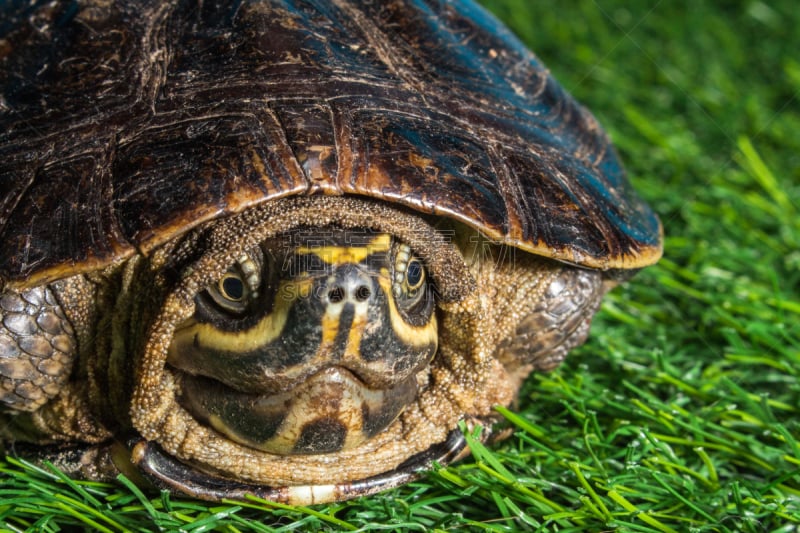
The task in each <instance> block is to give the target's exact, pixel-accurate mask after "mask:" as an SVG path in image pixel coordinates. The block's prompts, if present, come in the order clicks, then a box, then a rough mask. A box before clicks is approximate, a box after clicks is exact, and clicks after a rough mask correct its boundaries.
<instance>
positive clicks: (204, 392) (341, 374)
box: [180, 366, 417, 455]
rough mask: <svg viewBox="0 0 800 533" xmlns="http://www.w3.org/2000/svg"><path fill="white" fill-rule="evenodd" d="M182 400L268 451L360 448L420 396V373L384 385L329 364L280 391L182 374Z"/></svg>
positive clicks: (233, 434)
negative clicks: (371, 383) (374, 385)
mask: <svg viewBox="0 0 800 533" xmlns="http://www.w3.org/2000/svg"><path fill="white" fill-rule="evenodd" d="M180 376H181V377H180V381H181V389H182V393H181V396H180V402H181V404H182V405H183V406H184V408H186V409H187V410H188V411H189V412H190V413H191V414H192V416H194V417H195V418H196V419H198V420H200V421H203V422H205V423H206V424H208V425H209V426H211V427H213V428H214V429H215V430H217V431H219V432H220V433H222V434H224V435H226V436H227V437H228V438H230V439H231V440H233V441H235V442H238V443H240V444H244V445H246V446H249V447H251V448H255V449H258V450H262V451H265V452H269V453H273V454H279V455H291V454H321V453H334V452H339V451H345V450H349V449H352V448H355V447H357V446H358V445H360V444H362V443H363V442H364V441H366V440H367V439H369V438H371V437H372V436H374V435H376V434H377V433H379V432H381V431H382V430H383V429H385V428H386V427H387V426H389V424H391V423H392V422H393V421H394V420H395V419H396V418H397V416H398V415H399V414H400V413H401V412H402V411H403V409H404V408H405V407H406V406H407V405H408V404H409V403H411V402H412V401H414V399H415V398H416V396H417V378H416V375H415V374H412V375H410V376H409V377H408V378H406V379H405V380H403V381H401V382H399V383H397V384H395V385H392V386H390V387H388V388H384V389H374V388H371V387H369V386H368V385H367V384H366V383H364V381H362V380H361V379H359V378H358V377H357V376H356V375H355V374H354V373H353V372H351V371H349V370H347V369H346V368H344V367H341V366H331V367H328V368H325V369H323V370H321V371H319V372H317V373H315V374H313V375H312V376H310V377H309V378H308V379H306V380H304V381H303V382H301V383H300V384H298V385H297V386H295V387H294V388H292V389H290V390H288V391H286V392H283V393H280V394H254V393H249V392H242V391H238V390H235V389H233V388H231V387H229V386H227V385H225V384H223V383H221V382H219V381H217V380H214V379H211V378H208V377H204V376H193V375H190V374H186V373H180Z"/></svg>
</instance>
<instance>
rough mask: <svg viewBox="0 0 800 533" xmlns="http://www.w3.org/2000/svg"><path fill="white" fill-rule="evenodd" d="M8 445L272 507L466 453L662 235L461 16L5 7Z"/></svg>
mask: <svg viewBox="0 0 800 533" xmlns="http://www.w3.org/2000/svg"><path fill="white" fill-rule="evenodd" d="M3 9H4V11H5V13H4V15H3V17H2V20H1V21H0V35H1V36H2V37H0V61H1V62H2V68H1V69H0V86H2V100H0V113H1V115H2V118H0V121H1V122H2V127H0V194H2V200H1V201H0V242H2V253H0V400H2V402H1V403H2V414H0V438H2V440H3V445H4V446H5V449H6V450H8V451H9V452H11V453H16V454H19V455H20V456H24V457H29V458H31V459H33V460H44V459H47V460H50V461H53V462H54V463H55V464H56V465H57V466H59V467H61V468H62V469H64V470H65V471H66V472H67V473H68V474H69V475H72V476H75V477H78V478H86V479H109V478H113V477H114V476H116V475H117V474H118V473H120V472H121V473H124V474H126V475H128V476H130V477H131V478H132V479H136V480H138V482H139V483H141V484H142V485H143V486H154V487H157V488H162V489H167V490H170V491H173V492H175V493H178V494H185V495H189V496H193V497H196V498H202V499H208V500H218V499H221V498H244V497H245V496H246V495H247V494H255V495H257V496H261V497H264V498H268V499H272V500H275V501H283V502H288V503H294V504H307V503H319V502H326V501H336V500H343V499H347V498H352V497H356V496H362V495H366V494H372V493H375V492H378V491H381V490H384V489H387V488H391V487H395V486H398V485H400V484H403V483H406V482H408V481H409V480H412V479H415V478H416V477H417V476H419V475H422V472H424V471H425V469H427V468H429V467H430V466H431V465H432V464H433V463H434V462H437V463H439V464H447V463H449V462H451V461H454V460H456V459H458V458H460V457H463V456H465V455H466V454H467V453H468V450H467V448H466V447H465V438H464V430H465V429H466V430H470V431H475V432H476V434H477V433H479V434H480V438H482V439H488V438H490V437H491V435H492V427H493V424H494V422H496V421H497V419H498V414H497V411H496V409H495V406H498V405H504V406H508V405H511V404H513V403H514V402H515V398H516V395H517V393H518V391H519V388H520V386H521V384H522V383H523V382H524V381H525V379H526V377H527V376H528V375H529V374H530V373H532V372H534V371H549V370H551V369H553V368H555V367H557V366H558V365H559V364H560V363H561V361H562V360H563V359H564V358H565V356H566V354H567V352H568V351H570V350H571V349H572V348H574V347H575V346H578V345H580V344H581V343H583V342H584V341H585V339H586V337H587V335H588V331H589V327H590V323H591V319H592V316H593V315H594V313H595V312H596V311H597V309H598V307H599V305H600V302H601V300H602V298H603V296H604V294H605V293H606V292H607V291H608V290H610V289H611V288H612V287H614V286H615V285H617V284H619V283H620V282H623V281H625V280H627V279H629V278H630V276H631V275H633V274H634V273H635V272H637V271H638V270H640V269H642V268H644V267H646V266H648V265H651V264H653V263H655V262H656V261H657V260H658V259H659V257H660V255H661V253H662V252H661V250H662V244H661V243H662V228H661V225H660V222H659V220H658V218H657V216H656V215H655V214H654V212H653V211H652V210H651V208H650V207H649V206H648V205H647V204H646V203H645V202H644V201H643V200H642V199H641V198H640V197H639V196H638V195H637V193H636V192H635V191H634V190H633V187H632V185H631V184H630V182H629V180H628V178H627V176H626V173H625V171H624V169H623V167H622V164H621V162H620V160H619V156H618V155H617V153H616V151H615V148H614V147H613V146H612V144H611V142H610V140H609V137H608V135H607V134H606V133H605V132H604V131H603V130H602V129H601V127H600V126H599V124H598V122H597V120H596V119H595V118H594V117H593V116H592V115H591V113H590V112H589V111H588V110H587V109H586V108H584V107H583V106H582V105H581V104H579V103H578V102H577V101H576V100H575V99H574V98H573V97H572V96H571V95H570V94H568V93H567V92H566V91H565V90H564V89H563V88H562V87H561V86H560V85H559V84H558V83H557V82H556V81H555V80H554V78H553V77H552V76H551V75H550V73H549V71H548V70H547V69H546V67H545V66H544V65H543V64H542V63H541V62H540V60H539V59H538V58H537V57H536V56H535V55H534V54H533V53H532V52H531V51H529V50H528V49H527V48H526V47H525V46H524V45H523V44H522V43H521V42H520V41H519V40H518V39H517V38H516V37H515V36H514V35H513V34H512V33H511V32H510V30H508V29H507V28H506V27H504V26H503V25H502V24H501V23H500V22H498V21H497V20H496V19H495V18H493V17H492V16H491V15H490V14H489V13H488V12H486V11H484V9H483V8H482V7H480V6H478V5H476V4H474V3H472V2H471V1H470V0H390V1H386V2H372V1H368V0H294V1H289V0H192V1H188V0H170V1H168V2H162V1H160V0H158V1H156V0H132V1H130V2H107V1H105V0H78V1H64V2H53V1H50V0H47V1H40V0H34V1H31V2H8V3H6V4H5V5H4V6H3Z"/></svg>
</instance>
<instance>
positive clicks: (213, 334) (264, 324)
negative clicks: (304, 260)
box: [172, 279, 314, 353]
mask: <svg viewBox="0 0 800 533" xmlns="http://www.w3.org/2000/svg"><path fill="white" fill-rule="evenodd" d="M313 283H314V280H312V279H305V280H298V281H286V282H283V283H281V284H280V287H279V289H278V297H277V298H276V299H275V307H274V308H273V310H272V312H271V313H270V314H268V315H265V316H264V317H263V318H262V319H261V320H259V321H258V323H256V324H255V325H254V326H253V327H251V328H249V329H246V330H242V331H225V330H221V329H218V328H216V327H215V326H214V325H213V324H210V323H199V322H195V323H192V324H191V325H189V326H188V327H186V328H182V329H180V330H178V331H177V332H176V333H175V340H174V341H173V344H172V346H173V347H177V346H181V345H185V346H191V345H192V343H196V344H197V345H199V346H202V347H203V348H210V349H212V350H220V351H226V352H240V353H245V352H248V351H250V350H252V349H254V348H257V347H259V346H263V345H265V344H269V343H270V342H273V341H275V340H277V339H278V338H279V337H280V336H281V333H282V332H283V328H284V326H286V320H287V318H288V316H289V310H290V309H291V308H292V305H294V302H295V301H296V300H297V299H298V298H303V297H306V296H308V294H309V292H310V290H311V286H312V285H313Z"/></svg>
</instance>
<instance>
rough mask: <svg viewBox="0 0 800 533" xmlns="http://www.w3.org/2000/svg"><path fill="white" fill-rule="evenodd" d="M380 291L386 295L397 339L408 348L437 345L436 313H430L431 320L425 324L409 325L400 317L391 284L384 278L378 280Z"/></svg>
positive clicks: (390, 319) (390, 318)
mask: <svg viewBox="0 0 800 533" xmlns="http://www.w3.org/2000/svg"><path fill="white" fill-rule="evenodd" d="M378 283H379V284H380V286H381V290H382V291H383V292H384V293H385V294H386V296H387V297H386V301H387V302H388V303H389V321H390V322H391V324H392V329H393V330H394V332H395V334H396V335H397V337H398V338H399V339H400V340H401V341H403V342H404V343H405V344H407V345H408V346H413V347H415V348H424V347H425V346H431V345H434V346H435V345H437V344H438V340H439V334H438V330H437V328H436V313H435V312H434V313H431V319H430V320H429V321H428V323H427V324H423V325H421V326H415V325H413V324H409V323H408V322H406V321H405V319H404V318H403V317H402V316H401V315H400V311H399V310H398V309H397V304H396V303H395V301H394V298H393V297H392V282H391V281H390V280H388V279H385V278H378Z"/></svg>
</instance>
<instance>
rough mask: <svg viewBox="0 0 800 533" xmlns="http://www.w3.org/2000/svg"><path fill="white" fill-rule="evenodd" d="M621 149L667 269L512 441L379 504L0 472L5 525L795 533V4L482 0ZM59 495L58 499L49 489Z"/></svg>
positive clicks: (554, 379) (605, 319) (799, 291)
mask: <svg viewBox="0 0 800 533" xmlns="http://www.w3.org/2000/svg"><path fill="white" fill-rule="evenodd" d="M485 4H486V5H487V6H488V7H490V9H491V10H492V11H494V12H495V13H496V14H497V15H498V16H500V17H501V18H502V19H504V20H505V21H507V22H508V23H509V24H510V25H511V27H512V29H513V30H514V31H515V32H516V33H517V34H518V35H519V36H520V37H521V38H522V39H523V40H524V41H525V42H526V43H527V44H529V45H530V46H531V48H532V49H534V50H535V51H536V52H537V54H538V55H539V57H540V58H541V59H542V60H543V61H544V62H545V63H546V64H547V65H548V66H549V67H550V68H551V70H552V71H553V73H554V75H555V76H556V77H557V78H558V79H559V80H560V81H561V82H562V84H563V85H564V86H565V87H566V88H567V89H568V90H569V91H571V92H572V93H573V94H574V95H575V96H576V97H578V99H580V100H581V101H583V102H584V103H586V104H587V105H588V106H589V107H590V108H591V109H592V110H593V111H594V112H595V114H596V115H597V116H598V118H599V119H600V120H601V122H602V123H603V124H604V125H605V126H606V127H607V129H608V130H609V132H610V133H611V136H612V137H613V139H614V140H615V142H616V144H617V146H618V148H619V151H620V153H621V156H622V158H623V160H624V161H625V163H626V166H627V168H628V170H629V173H630V175H631V179H632V180H633V181H634V183H635V185H636V186H637V188H638V189H639V191H640V192H641V193H642V195H643V196H644V197H645V198H646V199H647V200H648V201H649V202H651V204H652V205H653V206H654V208H655V209H656V211H657V212H658V213H659V214H660V215H661V218H662V221H663V224H664V228H665V233H666V247H665V256H664V259H663V260H662V261H661V262H660V263H659V264H658V265H657V266H656V267H654V268H650V269H647V270H645V271H643V272H641V273H640V274H639V275H638V276H637V277H636V278H635V279H634V280H633V281H632V282H631V283H629V284H627V285H625V286H623V287H621V288H619V289H616V290H615V291H614V292H613V293H612V294H611V295H610V297H609V298H608V299H607V300H606V301H605V304H604V305H603V308H602V310H601V312H600V314H599V316H598V318H597V319H596V321H595V324H594V326H593V330H592V335H591V338H590V340H589V342H588V343H587V344H586V345H584V346H583V347H581V348H580V349H578V350H576V351H575V352H573V354H572V356H571V358H570V359H569V360H568V362H567V363H566V364H565V365H564V366H563V367H561V368H560V369H558V370H557V371H555V372H553V373H550V374H542V375H536V376H534V377H532V378H531V379H530V380H529V382H528V384H527V386H526V387H525V389H524V391H523V393H522V395H521V401H520V405H519V409H518V412H517V414H511V413H508V414H507V417H508V420H509V423H510V424H511V425H512V426H514V427H515V430H516V431H515V433H514V435H513V436H512V437H511V438H509V439H508V440H507V441H505V442H504V443H502V444H500V445H498V446H495V447H493V448H492V449H491V450H485V449H484V448H482V447H480V446H476V447H475V452H476V453H475V455H476V458H475V459H471V460H467V461H463V462H461V463H459V464H457V465H455V466H453V467H450V468H446V469H440V470H438V471H436V472H433V473H431V474H430V475H428V476H427V477H426V478H424V479H423V480H421V481H419V482H416V483H414V484H412V485H410V486H407V487H404V488H401V489H398V490H394V491H391V492H388V493H384V494H381V495H378V496H375V497H371V498H364V499H361V500H356V501H351V502H345V503H340V504H335V505H327V506H318V507H313V508H287V507H284V506H281V505H275V504H270V503H266V502H256V501H254V502H251V503H248V504H241V503H227V504H226V503H223V504H218V505H211V506H207V505H205V504H202V503H197V502H193V501H186V500H180V499H176V498H169V497H166V496H164V497H155V498H152V499H151V496H144V495H142V494H140V493H138V492H137V491H135V490H133V489H130V490H129V489H126V488H122V489H119V488H117V487H110V486H106V485H96V484H83V483H81V484H77V483H75V482H71V481H66V480H64V479H60V478H58V477H57V476H56V475H55V474H53V473H49V472H40V471H37V470H33V469H30V468H24V467H22V466H21V465H19V464H17V463H13V462H7V463H0V468H2V470H3V471H4V472H5V473H4V474H3V478H2V482H1V483H2V485H1V488H0V525H2V524H5V527H6V528H8V529H10V530H24V529H26V528H31V529H32V530H42V531H57V530H58V529H59V527H61V528H69V526H75V525H81V524H82V525H84V526H85V527H87V528H89V529H103V530H107V531H121V530H137V529H138V530H142V531H152V530H155V529H157V528H163V529H165V530H176V529H179V528H181V529H183V530H185V531H206V530H216V531H230V532H236V531H323V530H331V531H347V530H354V531H355V530H358V531H381V530H408V531H446V530H475V531H483V530H488V531H519V530H526V529H529V530H542V531H614V530H616V531H642V532H644V531H647V532H671V531H697V532H701V531H702V532H706V531H720V532H729V531H730V532H739V531H742V532H761V531H785V532H788V531H796V530H797V529H798V527H799V526H800V444H799V443H798V440H800V379H799V376H800V216H798V215H799V214H800V213H798V211H800V202H798V199H800V53H798V52H800V31H798V30H797V28H798V27H800V9H798V8H797V4H796V1H795V0H774V1H772V2H760V1H744V0H742V1H735V0H727V1H720V2H711V1H708V0H700V1H697V2H681V1H663V0H662V1H660V2H658V1H652V2H644V1H641V0H639V1H636V0H635V1H623V0H619V1H616V0H613V1H612V0H597V1H591V0H573V1H571V2H564V3H562V4H561V5H562V6H567V7H558V8H556V7H554V6H555V3H553V2H534V1H531V0H516V1H515V0H505V1H501V0H491V1H490V0H486V2H485ZM51 493H55V494H54V495H51Z"/></svg>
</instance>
